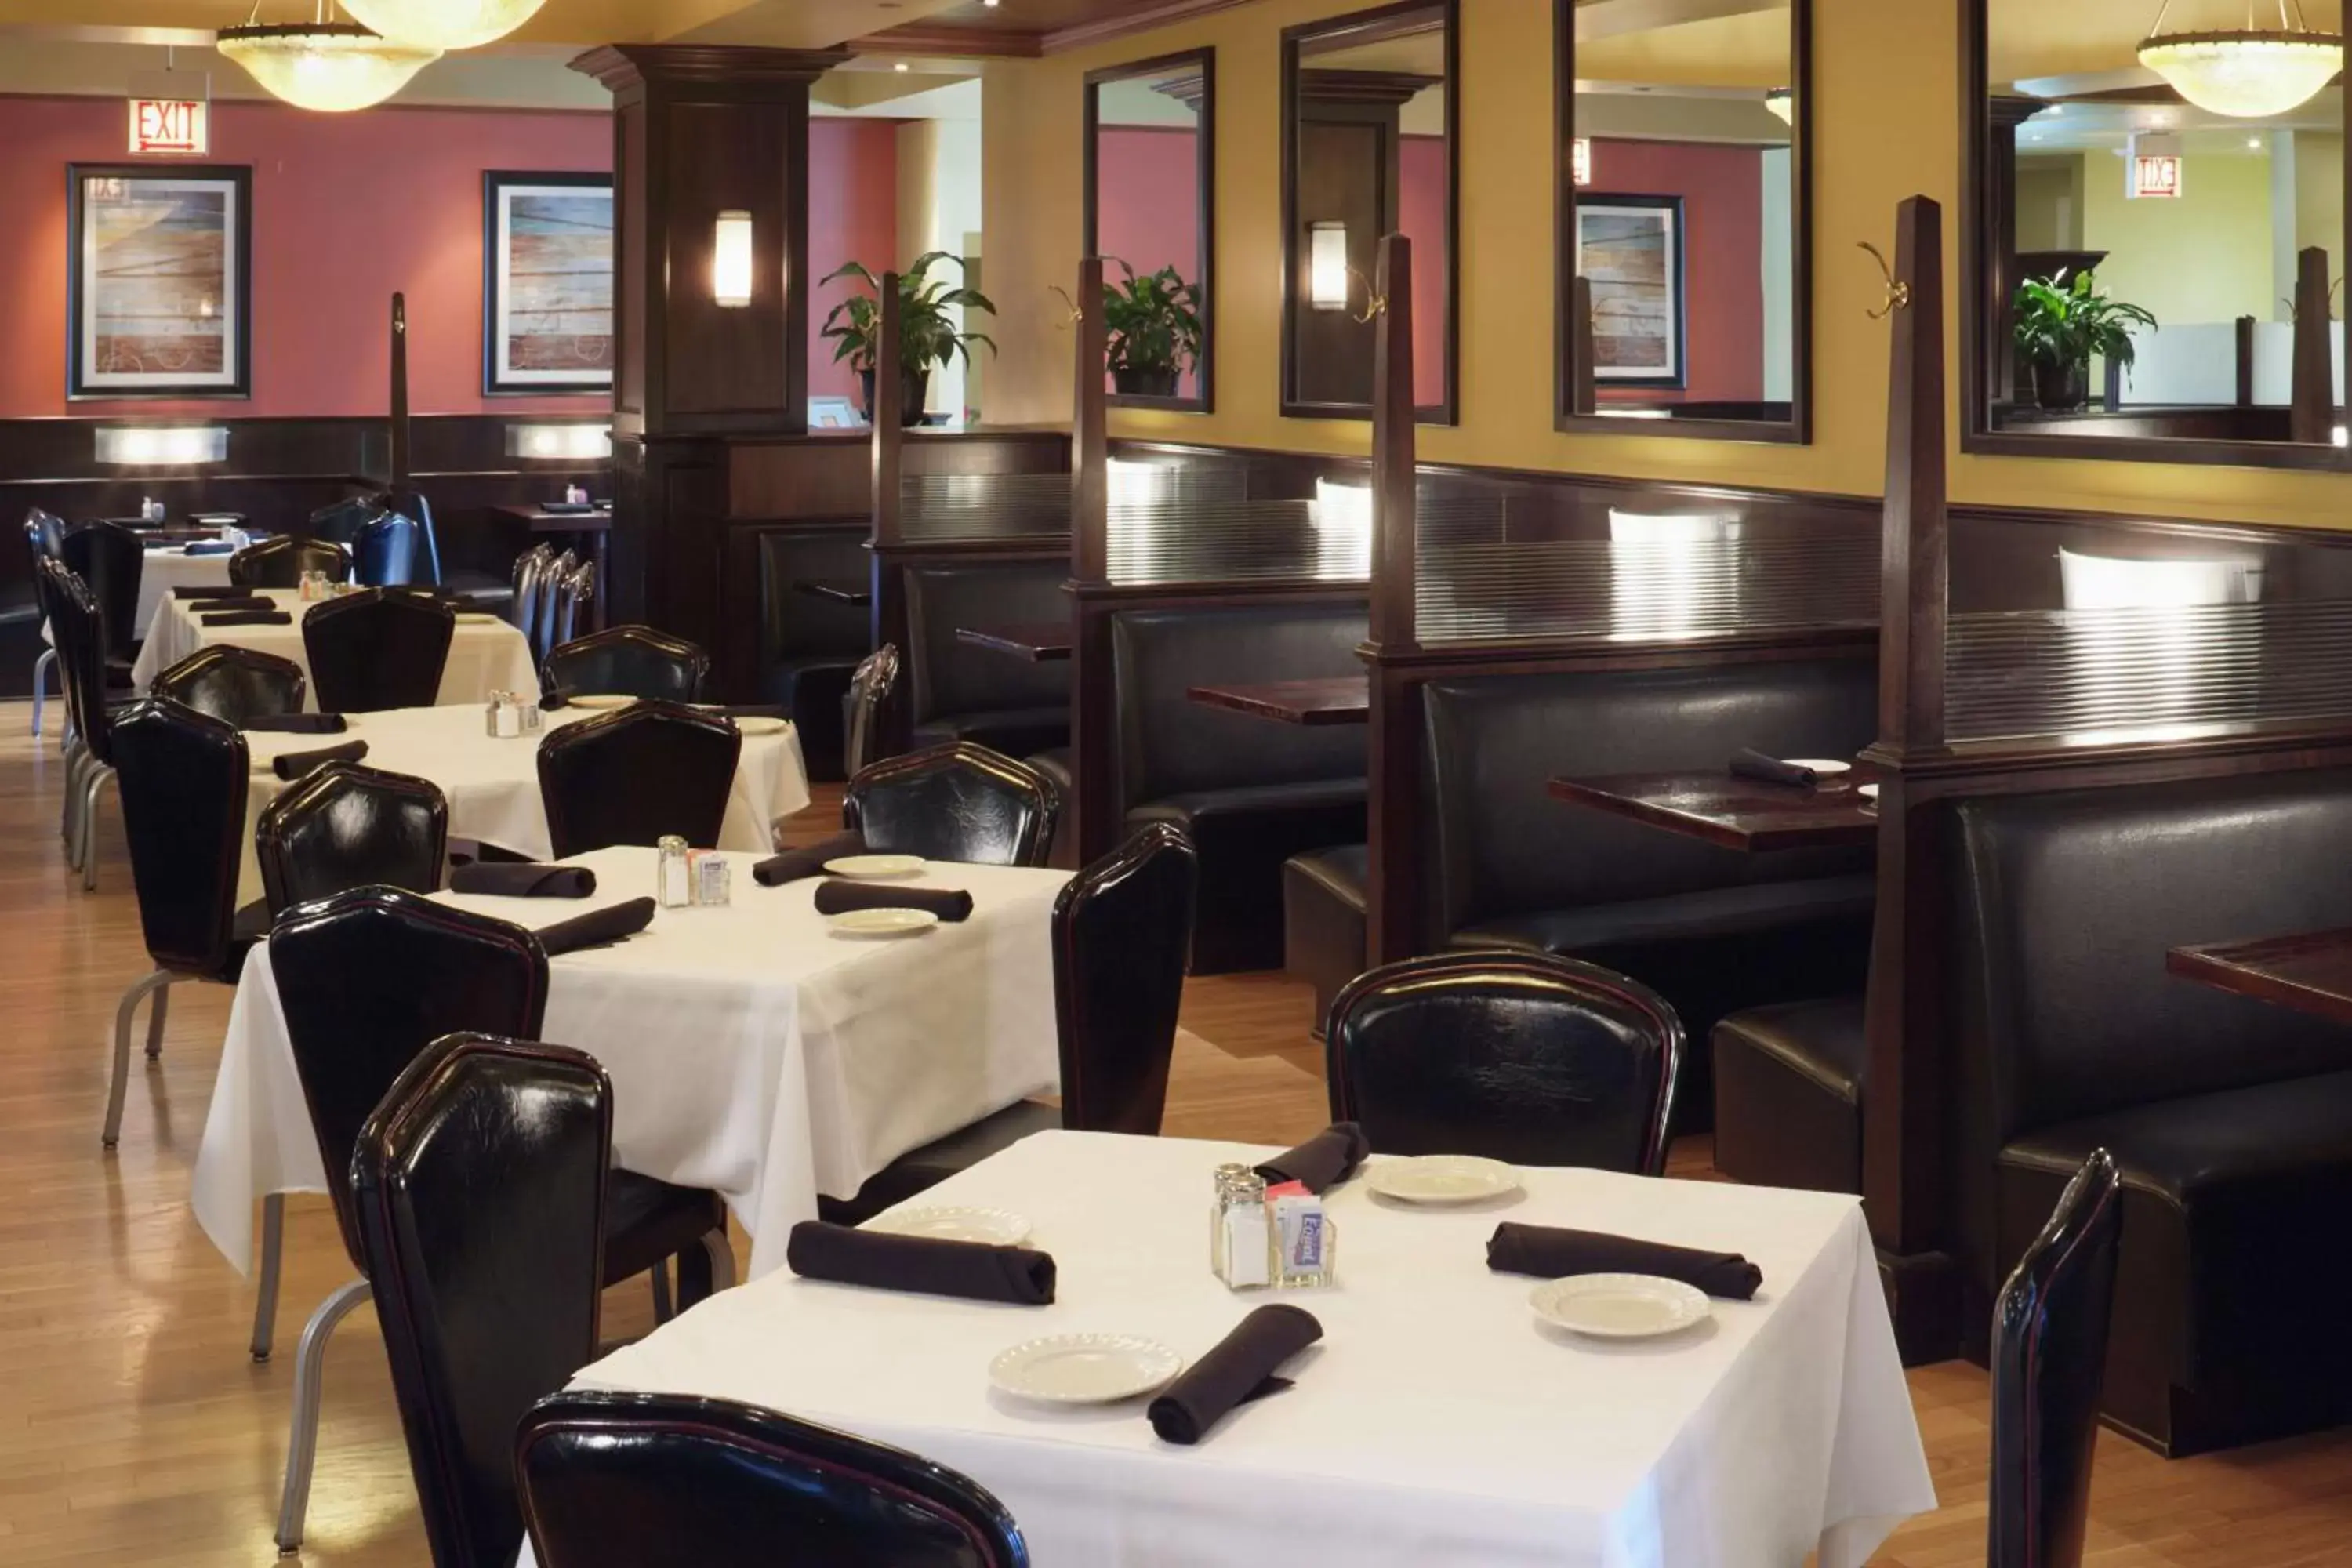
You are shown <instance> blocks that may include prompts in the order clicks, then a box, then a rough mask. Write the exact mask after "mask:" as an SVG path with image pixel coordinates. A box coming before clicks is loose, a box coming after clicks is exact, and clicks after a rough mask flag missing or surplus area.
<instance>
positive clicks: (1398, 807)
mask: <svg viewBox="0 0 2352 1568" xmlns="http://www.w3.org/2000/svg"><path fill="white" fill-rule="evenodd" d="M1377 271H1378V273H1379V278H1378V280H1377V282H1376V284H1375V287H1374V289H1373V293H1374V294H1375V296H1376V297H1377V298H1378V299H1380V300H1381V301H1383V303H1382V305H1381V314H1380V320H1379V321H1378V322H1377V324H1376V325H1375V326H1374V328H1373V349H1372V540H1371V546H1372V548H1371V563H1372V580H1371V584H1370V588H1371V605H1370V640H1369V641H1368V642H1367V643H1366V644H1365V647H1364V654H1365V663H1366V666H1367V668H1366V671H1365V678H1366V679H1367V680H1368V681H1369V682H1370V713H1369V729H1368V731H1367V733H1366V735H1365V745H1366V752H1365V757H1366V765H1367V768H1368V770H1369V773H1368V777H1369V780H1370V815H1369V821H1368V824H1367V826H1368V827H1369V830H1370V831H1369V834H1368V838H1369V846H1368V856H1367V859H1368V864H1367V866H1366V868H1365V876H1364V899H1365V926H1366V933H1367V945H1368V947H1369V948H1370V951H1369V952H1367V953H1366V955H1365V956H1366V958H1367V960H1368V961H1369V962H1370V963H1375V964H1378V963H1388V962H1391V960H1394V959H1399V958H1403V957H1405V956H1407V955H1408V954H1410V953H1411V952H1412V950H1413V947H1414V946H1415V939H1416V938H1417V937H1418V935H1419V932H1418V931H1417V930H1416V929H1415V927H1416V925H1417V923H1418V918H1419V912H1420V902H1419V900H1418V898H1417V897H1416V896H1415V893H1414V890H1413V889H1414V881H1413V870H1414V867H1415V859H1414V857H1415V854H1416V852H1417V846H1416V845H1415V843H1414V834H1415V827H1414V823H1415V816H1416V813H1415V797H1416V795H1418V794H1419V786H1420V782H1421V781H1420V766H1419V760H1418V759H1419V750H1418V746H1419V734H1418V730H1419V724H1418V719H1419V708H1420V701H1421V689H1420V686H1419V684H1418V683H1408V682H1406V681H1405V680H1403V679H1401V678H1399V677H1397V676H1396V675H1394V674H1392V673H1391V670H1390V669H1389V668H1386V667H1385V665H1384V663H1383V656H1384V655H1395V654H1407V653H1411V652H1412V651H1413V650H1415V649H1416V648H1418V647H1420V641H1421V639H1420V634H1419V631H1418V628H1417V627H1416V626H1414V615H1413V610H1414V595H1415V588H1414V582H1415V573H1416V566H1417V563H1416V560H1415V553H1414V552H1415V548H1416V545H1415V539H1414V534H1415V530H1416V527H1417V523H1418V516H1417V510H1416V504H1415V486H1416V482H1417V474H1416V469H1415V452H1414V440H1415V437H1416V436H1417V434H1418V426H1417V425H1416V423H1415V416H1414V413H1413V395H1412V381H1413V364H1412V241H1411V240H1410V239H1407V238H1406V237H1404V236H1402V235H1401V234H1391V235H1388V236H1385V237H1382V239H1381V246H1380V260H1379V263H1378V265H1377Z"/></svg>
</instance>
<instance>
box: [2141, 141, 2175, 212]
mask: <svg viewBox="0 0 2352 1568" xmlns="http://www.w3.org/2000/svg"><path fill="white" fill-rule="evenodd" d="M2131 194H2132V195H2133V196H2134V198H2136V199H2145V198H2147V197H2151V196H2152V197H2157V198H2158V199H2161V200H2164V201H2178V200H2179V199H2180V160H2179V158H2177V157H2175V156H2173V155H2172V154H2170V153H2160V154H2158V156H2155V157H2152V158H2151V157H2138V158H2134V159H2133V160H2132V183H2131Z"/></svg>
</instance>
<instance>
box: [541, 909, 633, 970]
mask: <svg viewBox="0 0 2352 1568" xmlns="http://www.w3.org/2000/svg"><path fill="white" fill-rule="evenodd" d="M653 923H654V901H653V900H651V899H631V900H629V901H628V902H627V903H625V904H614V906H613V907H612V908H611V909H609V910H589V911H588V912H587V913H586V914H584V915H574V916H572V918H571V919H570V920H568V921H556V922H555V923H554V924H553V925H551V926H548V927H545V928H543V929H542V930H541V931H540V933H539V945H540V946H541V948H542V949H544V950H545V952H546V953H547V956H548V957H550V958H553V957H555V956H556V955H557V954H559V953H565V952H585V951H586V950H587V949H589V948H592V947H610V946H612V945H613V943H614V942H619V941H620V940H621V939H622V938H624V937H631V936H635V935H636V934H637V933H638V932H639V931H643V930H645V929H646V927H647V926H649V925H651V924H653Z"/></svg>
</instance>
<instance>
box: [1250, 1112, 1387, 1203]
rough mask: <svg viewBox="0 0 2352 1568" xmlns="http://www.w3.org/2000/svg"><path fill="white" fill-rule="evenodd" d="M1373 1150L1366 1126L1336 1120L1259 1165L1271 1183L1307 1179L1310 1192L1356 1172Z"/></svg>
mask: <svg viewBox="0 0 2352 1568" xmlns="http://www.w3.org/2000/svg"><path fill="white" fill-rule="evenodd" d="M1370 1152H1372V1142H1371V1140H1370V1139H1369V1138H1367V1137H1365V1136H1364V1130H1363V1129H1362V1128H1360V1127H1359V1126H1357V1125H1356V1124H1355V1123H1354V1122H1352V1121H1334V1122H1333V1123H1331V1125H1330V1126H1328V1127H1326V1128H1325V1129H1323V1131H1320V1132H1318V1133H1317V1134H1315V1136H1314V1137H1312V1138H1309V1139H1308V1140H1307V1142H1304V1143H1301V1144H1300V1145H1299V1146H1298V1147H1297V1148H1296V1149H1293V1150H1291V1151H1290V1152H1287V1153H1285V1154H1276V1156H1275V1157H1274V1158H1273V1159H1271V1160H1268V1161H1267V1162H1266V1163H1265V1164H1263V1165H1260V1166H1258V1167H1257V1173H1258V1174H1259V1175H1261V1176H1264V1177H1265V1180H1266V1184H1267V1185H1268V1186H1272V1185H1274V1184H1276V1183H1277V1182H1303V1183H1305V1184H1306V1185H1307V1191H1308V1192H1310V1193H1319V1192H1321V1191H1322V1190H1323V1189H1324V1188H1326V1187H1336V1186H1338V1185H1339V1184H1340V1183H1341V1182H1344V1181H1346V1180H1347V1179H1348V1178H1349V1176H1352V1175H1354V1174H1355V1173H1356V1167H1357V1166H1359V1165H1360V1164H1362V1163H1364V1156H1365V1155H1367V1154H1369V1153H1370Z"/></svg>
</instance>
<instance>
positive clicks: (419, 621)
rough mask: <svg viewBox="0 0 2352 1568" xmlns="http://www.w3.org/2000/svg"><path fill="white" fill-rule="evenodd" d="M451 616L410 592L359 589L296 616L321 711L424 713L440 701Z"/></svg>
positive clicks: (451, 632)
mask: <svg viewBox="0 0 2352 1568" xmlns="http://www.w3.org/2000/svg"><path fill="white" fill-rule="evenodd" d="M456 633H457V613H456V612H455V611H453V610H451V609H450V608H449V607H448V606H447V605H440V604H436V603H434V602H433V601H431V600H429V599H425V598H421V597H419V596H418V595H414V594H401V593H386V592H384V591H383V589H381V588H370V589H362V591H360V592H359V593H356V594H347V595H344V596H342V597H341V598H340V599H323V600H320V602H319V603H318V604H315V605H311V606H310V612H309V613H308V614H307V615H305V616H303V617H302V651H303V653H304V654H305V655H307V656H308V657H309V658H310V679H311V680H312V681H313V682H314V683H316V684H317V686H318V689H319V706H320V708H323V709H325V710H328V711H330V712H335V713H373V712H376V711H379V710H383V709H386V708H430V707H432V706H433V705H434V703H435V702H436V701H438V700H439V699H440V696H441V672H442V669H443V668H444V667H445V666H446V665H447V663H448V662H449V639H450V638H451V637H453V636H455V635H456Z"/></svg>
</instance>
